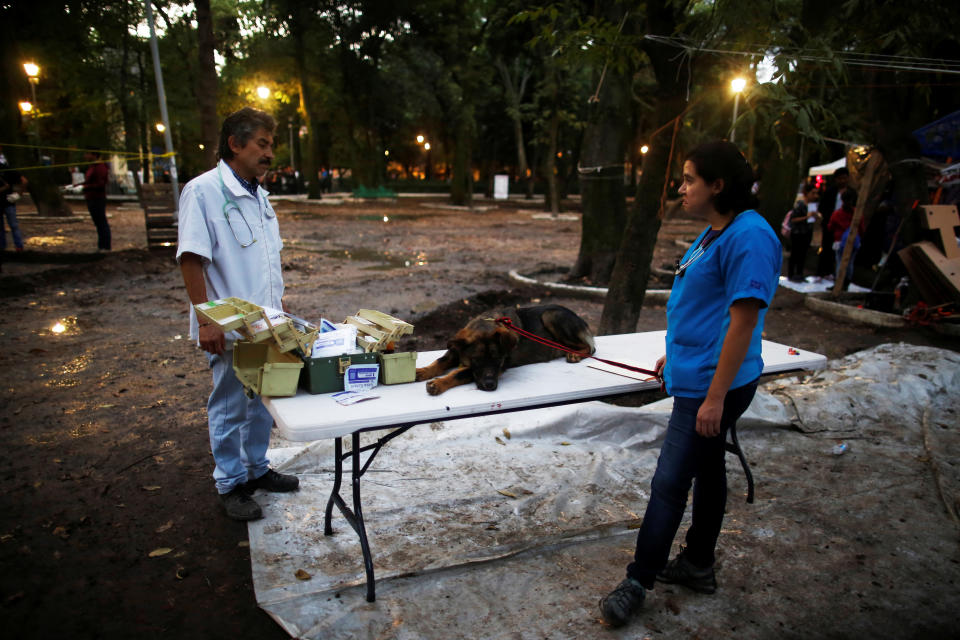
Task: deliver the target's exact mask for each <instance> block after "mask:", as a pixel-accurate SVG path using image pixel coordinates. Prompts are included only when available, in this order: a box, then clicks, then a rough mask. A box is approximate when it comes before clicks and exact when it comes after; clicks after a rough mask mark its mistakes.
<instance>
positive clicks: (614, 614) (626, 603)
mask: <svg viewBox="0 0 960 640" xmlns="http://www.w3.org/2000/svg"><path fill="white" fill-rule="evenodd" d="M645 597H646V590H645V589H644V588H643V585H642V584H640V583H639V582H637V581H636V580H634V579H633V578H627V579H626V580H624V581H623V582H621V583H620V584H618V585H617V588H616V589H614V590H613V591H611V592H610V593H609V594H607V595H606V596H605V597H603V598H601V599H600V613H601V615H603V619H604V620H605V621H606V623H607V624H609V625H610V626H611V627H622V626H623V625H625V624H627V623H628V622H629V621H630V618H632V617H633V616H634V615H635V614H636V613H637V612H639V611H640V608H641V607H642V606H643V599H644V598H645Z"/></svg>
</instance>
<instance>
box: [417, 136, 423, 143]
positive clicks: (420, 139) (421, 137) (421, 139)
mask: <svg viewBox="0 0 960 640" xmlns="http://www.w3.org/2000/svg"><path fill="white" fill-rule="evenodd" d="M417 144H423V136H417Z"/></svg>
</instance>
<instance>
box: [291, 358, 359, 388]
mask: <svg viewBox="0 0 960 640" xmlns="http://www.w3.org/2000/svg"><path fill="white" fill-rule="evenodd" d="M376 362H377V354H375V353H350V354H343V355H338V356H329V357H325V358H304V360H303V370H302V371H301V372H300V388H301V389H305V390H306V391H307V392H308V393H334V392H336V391H343V376H344V375H345V374H346V373H347V367H349V366H351V365H354V364H376Z"/></svg>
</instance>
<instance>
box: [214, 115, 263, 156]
mask: <svg viewBox="0 0 960 640" xmlns="http://www.w3.org/2000/svg"><path fill="white" fill-rule="evenodd" d="M276 128H277V121H276V120H274V119H273V116H271V115H270V114H269V113H266V112H264V111H260V110H259V109H254V108H253V107H244V108H243V109H240V110H239V111H234V112H233V113H231V114H230V115H229V116H227V119H226V120H224V121H223V126H222V127H220V144H219V146H218V148H217V156H218V157H219V158H220V159H221V160H229V159H230V158H232V157H233V156H234V153H233V151H232V150H231V149H230V136H233V140H234V142H236V143H237V144H239V145H240V146H241V147H242V146H245V145H246V144H247V142H249V141H250V138H252V137H253V134H255V133H256V132H257V131H259V130H260V129H266V130H267V131H269V132H270V133H271V134H272V133H273V132H274V131H275V130H276Z"/></svg>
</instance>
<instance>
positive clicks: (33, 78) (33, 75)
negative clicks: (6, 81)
mask: <svg viewBox="0 0 960 640" xmlns="http://www.w3.org/2000/svg"><path fill="white" fill-rule="evenodd" d="M23 72H24V73H26V74H27V80H29V81H30V97H31V98H32V100H31V102H21V103H20V111H21V112H23V113H24V114H27V113H31V115H33V116H39V115H40V109H38V108H37V84H39V83H40V65H38V64H37V63H35V62H24V63H23ZM25 107H26V108H25ZM34 109H36V113H32V112H33V111H34ZM32 124H33V127H32V128H33V135H35V136H36V140H35V142H36V144H37V160H38V161H39V160H41V159H42V156H41V154H40V146H39V145H40V124H39V123H38V122H37V121H36V119H34V120H33V123H32Z"/></svg>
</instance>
